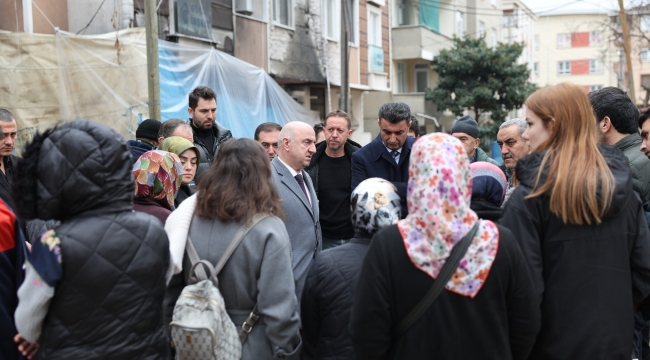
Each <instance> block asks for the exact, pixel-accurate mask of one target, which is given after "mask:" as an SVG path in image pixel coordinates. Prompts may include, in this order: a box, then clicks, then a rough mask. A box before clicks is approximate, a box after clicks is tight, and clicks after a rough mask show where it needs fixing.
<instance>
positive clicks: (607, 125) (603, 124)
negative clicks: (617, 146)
mask: <svg viewBox="0 0 650 360" xmlns="http://www.w3.org/2000/svg"><path fill="white" fill-rule="evenodd" d="M598 127H599V128H600V131H601V132H602V133H603V134H606V133H608V132H609V130H611V129H612V120H611V119H610V118H609V116H605V117H604V118H603V119H602V120H600V122H599V123H598Z"/></svg>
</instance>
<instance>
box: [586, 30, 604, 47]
mask: <svg viewBox="0 0 650 360" xmlns="http://www.w3.org/2000/svg"><path fill="white" fill-rule="evenodd" d="M602 45H603V33H602V32H600V31H590V32H589V46H602Z"/></svg>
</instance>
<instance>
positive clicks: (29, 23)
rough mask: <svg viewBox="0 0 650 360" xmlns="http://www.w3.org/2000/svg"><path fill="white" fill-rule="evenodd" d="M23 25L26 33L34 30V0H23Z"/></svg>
mask: <svg viewBox="0 0 650 360" xmlns="http://www.w3.org/2000/svg"><path fill="white" fill-rule="evenodd" d="M23 26H24V30H25V32H26V33H29V34H31V33H33V32H34V16H33V15H32V0H23Z"/></svg>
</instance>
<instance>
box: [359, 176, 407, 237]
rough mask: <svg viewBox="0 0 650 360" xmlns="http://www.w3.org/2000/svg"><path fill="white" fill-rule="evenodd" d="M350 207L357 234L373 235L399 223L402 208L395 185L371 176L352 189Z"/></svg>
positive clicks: (363, 235)
mask: <svg viewBox="0 0 650 360" xmlns="http://www.w3.org/2000/svg"><path fill="white" fill-rule="evenodd" d="M350 209H351V210H352V211H351V212H352V225H353V226H354V233H355V236H360V237H372V235H374V234H375V233H376V232H377V231H379V230H381V229H382V228H385V227H386V226H389V225H394V224H395V223H397V221H398V220H399V219H400V217H401V209H402V208H401V205H400V197H399V195H398V194H397V188H395V185H393V184H392V183H390V182H389V181H386V180H384V179H380V178H370V179H367V180H364V181H362V182H361V183H360V184H359V185H358V186H357V187H356V188H355V189H354V191H352V195H351V196H350Z"/></svg>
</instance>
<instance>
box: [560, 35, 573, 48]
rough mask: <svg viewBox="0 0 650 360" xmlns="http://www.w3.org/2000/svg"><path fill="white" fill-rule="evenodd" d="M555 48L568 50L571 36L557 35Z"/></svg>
mask: <svg viewBox="0 0 650 360" xmlns="http://www.w3.org/2000/svg"><path fill="white" fill-rule="evenodd" d="M557 47H558V48H570V47H571V34H570V33H566V34H557Z"/></svg>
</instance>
